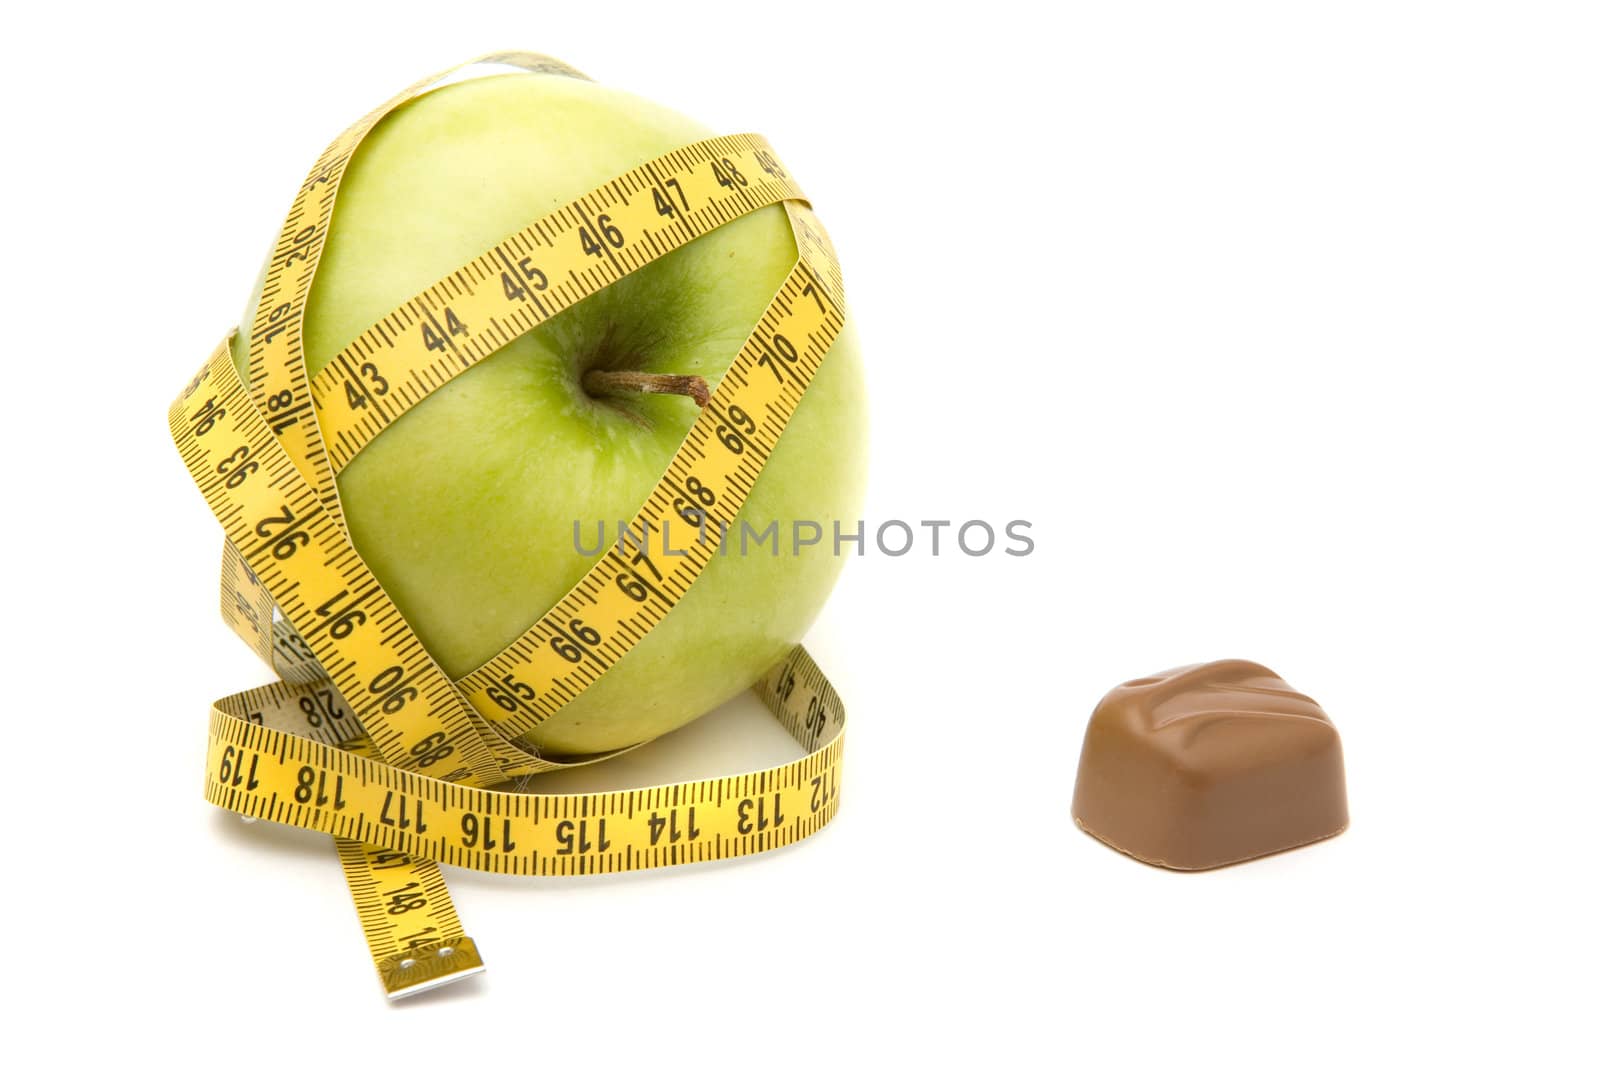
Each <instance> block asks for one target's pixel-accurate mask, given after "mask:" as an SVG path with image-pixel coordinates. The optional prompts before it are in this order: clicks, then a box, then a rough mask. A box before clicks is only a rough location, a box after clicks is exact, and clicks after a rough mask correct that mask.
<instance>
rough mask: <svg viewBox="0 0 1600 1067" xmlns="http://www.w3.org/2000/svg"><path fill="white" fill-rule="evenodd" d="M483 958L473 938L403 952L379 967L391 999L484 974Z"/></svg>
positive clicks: (402, 997)
mask: <svg viewBox="0 0 1600 1067" xmlns="http://www.w3.org/2000/svg"><path fill="white" fill-rule="evenodd" d="M483 970H484V968H483V957H482V956H480V955H479V954H478V946H477V945H476V944H474V943H473V940H472V938H470V937H453V938H450V939H449V940H446V941H438V942H435V943H433V944H431V945H426V946H422V947H420V948H418V949H416V950H415V951H413V952H402V953H399V954H397V955H394V956H390V957H389V958H388V959H386V960H383V961H381V962H380V963H379V964H378V974H379V975H380V976H381V977H382V978H383V991H384V994H385V995H386V996H387V997H388V998H389V999H390V1000H404V999H405V998H406V997H414V996H416V995H417V994H419V993H426V992H428V991H429V990H433V989H440V988H443V987H444V986H447V985H452V984H454V983H456V982H459V981H461V980H462V979H463V978H471V977H472V976H473V975H475V974H482V973H483Z"/></svg>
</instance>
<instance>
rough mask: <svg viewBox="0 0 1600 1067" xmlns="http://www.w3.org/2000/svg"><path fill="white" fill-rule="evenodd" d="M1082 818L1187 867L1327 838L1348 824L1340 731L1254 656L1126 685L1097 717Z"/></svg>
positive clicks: (1137, 850) (1125, 844) (1098, 831)
mask: <svg viewBox="0 0 1600 1067" xmlns="http://www.w3.org/2000/svg"><path fill="white" fill-rule="evenodd" d="M1072 817H1073V819H1074V820H1076V821H1077V823H1078V825H1079V826H1080V827H1081V828H1082V829H1084V830H1086V831H1088V832H1089V833H1091V834H1093V835H1094V836H1095V837H1098V838H1099V839H1100V840H1102V841H1104V842H1105V843H1106V844H1108V845H1110V846H1111V847H1113V848H1116V849H1120V850H1121V851H1123V852H1126V853H1127V854H1128V855H1130V856H1132V857H1133V858H1134V859H1139V860H1143V861H1144V862H1146V863H1153V864H1156V865H1157V866H1161V867H1175V868H1178V869H1180V870H1188V871H1199V870H1205V869H1207V868H1210V867H1221V866H1223V865H1224V864H1228V863H1237V862H1239V861H1240V860H1247V859H1253V858H1255V857H1257V856H1265V855H1267V854H1268V853H1270V852H1280V851H1282V850H1283V849H1286V848H1294V847H1295V846H1297V845H1305V844H1309V843H1311V842H1312V841H1320V840H1322V839H1323V838H1326V837H1332V836H1333V835H1335V834H1337V833H1339V831H1341V830H1343V829H1344V828H1345V825H1346V823H1347V822H1348V821H1349V816H1348V814H1347V811H1346V808H1345V795H1344V754H1343V750H1342V749H1341V748H1340V746H1339V732H1338V731H1337V730H1335V729H1334V728H1333V723H1332V722H1330V721H1329V720H1328V716H1327V715H1326V714H1325V713H1324V712H1323V710H1322V708H1321V707H1320V706H1318V704H1317V702H1316V701H1314V700H1312V699H1311V698H1310V697H1308V696H1306V695H1305V694H1304V693H1300V692H1297V691H1295V690H1294V689H1292V688H1291V687H1290V686H1289V685H1288V684H1287V683H1286V682H1284V680H1283V679H1282V678H1279V677H1278V676H1277V675H1276V674H1274V673H1272V672H1271V671H1269V670H1267V669H1266V668H1265V667H1263V666H1261V665H1260V664H1258V663H1250V662H1248V661H1247V660H1239V659H1229V660H1219V661H1218V662H1216V663H1206V664H1201V665H1199V666H1192V667H1178V668H1176V669H1174V670H1170V671H1163V672H1161V673H1160V674H1152V675H1150V676H1149V677H1146V678H1139V679H1136V680H1134V681H1131V682H1124V683H1123V684H1122V685H1119V686H1117V688H1115V689H1113V690H1112V691H1111V692H1110V693H1108V694H1106V697H1105V699H1104V700H1102V701H1100V706H1099V707H1097V708H1095V709H1094V715H1093V716H1092V717H1091V718H1090V719H1089V729H1088V730H1087V731H1086V733H1085V734H1084V738H1083V754H1082V755H1081V756H1080V757H1079V759H1078V786H1077V790H1076V791H1075V793H1074V795H1073V798H1072Z"/></svg>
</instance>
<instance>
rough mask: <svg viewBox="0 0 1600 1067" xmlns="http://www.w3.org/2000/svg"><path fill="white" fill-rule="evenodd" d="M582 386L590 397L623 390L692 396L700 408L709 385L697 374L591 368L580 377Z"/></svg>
mask: <svg viewBox="0 0 1600 1067" xmlns="http://www.w3.org/2000/svg"><path fill="white" fill-rule="evenodd" d="M583 387H584V389H585V390H587V391H588V392H589V395H591V396H622V395H624V394H627V393H665V394H671V395H673V396H687V397H693V398H694V402H695V403H696V404H698V405H699V406H700V407H705V406H706V404H707V403H708V402H710V400H711V387H710V386H709V385H707V384H706V380H705V379H704V378H702V377H700V376H699V375H698V374H648V373H646V372H644V371H637V370H591V371H589V372H587V373H586V374H584V376H583Z"/></svg>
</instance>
